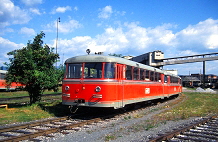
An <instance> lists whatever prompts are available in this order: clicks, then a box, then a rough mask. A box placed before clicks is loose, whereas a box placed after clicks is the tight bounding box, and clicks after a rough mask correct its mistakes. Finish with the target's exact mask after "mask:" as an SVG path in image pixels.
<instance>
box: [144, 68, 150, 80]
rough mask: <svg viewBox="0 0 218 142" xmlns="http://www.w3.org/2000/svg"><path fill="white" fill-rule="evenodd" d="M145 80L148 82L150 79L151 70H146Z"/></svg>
mask: <svg viewBox="0 0 218 142" xmlns="http://www.w3.org/2000/svg"><path fill="white" fill-rule="evenodd" d="M145 78H146V80H149V79H150V71H149V70H146V73H145Z"/></svg>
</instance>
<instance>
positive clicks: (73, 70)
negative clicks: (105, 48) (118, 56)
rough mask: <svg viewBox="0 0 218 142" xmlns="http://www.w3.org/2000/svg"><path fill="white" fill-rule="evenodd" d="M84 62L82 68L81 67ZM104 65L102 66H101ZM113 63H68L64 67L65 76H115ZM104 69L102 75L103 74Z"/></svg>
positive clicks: (109, 77) (97, 77) (110, 77)
mask: <svg viewBox="0 0 218 142" xmlns="http://www.w3.org/2000/svg"><path fill="white" fill-rule="evenodd" d="M83 64H84V68H83ZM103 65H104V68H103ZM115 67H116V66H115V63H102V62H99V63H96V62H95V63H75V64H68V66H67V69H66V78H76V79H77V78H85V79H89V78H93V79H99V78H106V79H112V78H115ZM103 69H104V76H102V75H103Z"/></svg>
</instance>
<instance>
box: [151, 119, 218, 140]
mask: <svg viewBox="0 0 218 142" xmlns="http://www.w3.org/2000/svg"><path fill="white" fill-rule="evenodd" d="M159 141H170V142H181V141H201V142H217V141H218V116H211V117H207V118H203V119H202V120H200V121H197V122H193V123H191V124H188V125H186V126H185V127H182V128H179V129H175V130H173V131H172V132H167V133H165V134H161V135H159V136H158V137H156V138H153V139H150V142H159Z"/></svg>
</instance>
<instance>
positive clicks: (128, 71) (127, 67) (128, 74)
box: [126, 66, 132, 80]
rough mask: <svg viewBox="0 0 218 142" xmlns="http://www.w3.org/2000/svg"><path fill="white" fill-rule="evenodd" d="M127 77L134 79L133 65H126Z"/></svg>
mask: <svg viewBox="0 0 218 142" xmlns="http://www.w3.org/2000/svg"><path fill="white" fill-rule="evenodd" d="M126 79H127V80H132V66H126Z"/></svg>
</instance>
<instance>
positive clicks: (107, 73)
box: [104, 63, 115, 79]
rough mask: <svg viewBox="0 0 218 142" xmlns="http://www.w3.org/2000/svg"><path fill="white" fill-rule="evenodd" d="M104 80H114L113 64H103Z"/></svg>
mask: <svg viewBox="0 0 218 142" xmlns="http://www.w3.org/2000/svg"><path fill="white" fill-rule="evenodd" d="M104 78H110V79H111V78H115V63H105V65H104Z"/></svg>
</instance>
